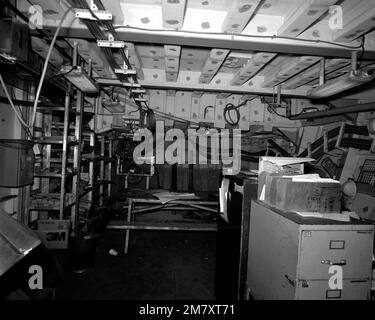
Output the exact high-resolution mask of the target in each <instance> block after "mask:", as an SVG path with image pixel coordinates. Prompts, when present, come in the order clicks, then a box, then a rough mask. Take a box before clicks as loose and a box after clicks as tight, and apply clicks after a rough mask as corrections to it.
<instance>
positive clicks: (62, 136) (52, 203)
mask: <svg viewBox="0 0 375 320" xmlns="http://www.w3.org/2000/svg"><path fill="white" fill-rule="evenodd" d="M77 63H78V48H77V45H75V46H74V53H73V66H77V65H78V64H77ZM89 69H90V70H89V73H91V64H90V63H89ZM86 100H88V99H85V94H84V93H83V92H82V91H81V90H79V89H76V88H74V89H73V87H72V85H71V84H69V85H68V90H67V92H66V95H65V102H64V105H55V104H51V103H44V104H42V105H40V106H39V107H38V109H37V114H38V116H39V124H38V125H37V126H36V128H35V129H34V131H35V132H36V133H37V137H36V138H35V144H36V145H37V146H39V147H40V148H41V151H42V152H41V157H40V159H37V160H36V161H35V167H34V182H35V185H36V189H35V190H33V191H32V192H31V193H30V200H32V201H31V203H30V205H29V207H28V210H27V211H28V216H27V221H28V223H30V222H32V221H30V213H31V212H38V214H37V215H36V218H35V216H33V217H34V218H35V219H33V220H37V219H47V218H54V219H56V218H58V219H59V220H63V219H70V221H71V224H72V229H73V230H76V228H77V227H78V226H79V218H80V210H81V206H80V200H81V198H82V196H83V195H84V194H86V193H87V192H86V191H85V190H84V189H83V188H82V185H81V170H82V166H83V165H87V164H88V165H89V171H90V174H89V176H90V179H89V187H91V189H92V186H93V184H94V181H95V177H94V161H95V158H96V157H95V151H94V150H93V151H92V155H91V157H90V155H89V157H85V156H86V155H82V153H81V147H82V145H83V143H84V142H85V138H86V137H87V135H89V137H90V145H93V146H94V144H95V134H94V133H93V132H91V131H88V132H84V130H83V118H84V116H92V115H93V114H94V112H93V109H92V110H91V109H90V110H87V109H85V103H86ZM61 113H63V115H61ZM58 114H60V117H58V116H57V117H56V118H55V117H54V116H56V115H58ZM56 119H57V121H56ZM61 129H62V130H61ZM61 131H62V132H61ZM72 131H73V132H72ZM55 132H58V135H56V134H55ZM56 154H57V156H56ZM88 199H89V201H92V200H93V196H92V191H90V192H89V197H88Z"/></svg>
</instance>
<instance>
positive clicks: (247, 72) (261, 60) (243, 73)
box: [230, 52, 276, 86]
mask: <svg viewBox="0 0 375 320" xmlns="http://www.w3.org/2000/svg"><path fill="white" fill-rule="evenodd" d="M275 56H276V54H275V53H267V52H258V53H256V54H255V55H253V57H252V58H251V59H250V60H249V61H248V63H246V64H245V65H244V66H243V67H242V68H241V69H240V70H238V71H237V73H236V74H235V75H234V77H233V79H232V81H231V82H230V84H231V85H232V86H240V85H243V84H244V83H245V82H247V81H249V80H250V79H252V78H253V77H254V76H255V75H256V74H257V73H258V72H259V71H260V70H261V69H262V68H263V67H264V66H265V65H266V64H267V63H269V62H270V61H271V60H272V59H273V58H274V57H275Z"/></svg>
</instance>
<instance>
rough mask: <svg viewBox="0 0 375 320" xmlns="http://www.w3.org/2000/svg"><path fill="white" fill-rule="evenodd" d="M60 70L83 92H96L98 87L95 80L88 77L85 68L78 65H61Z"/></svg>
mask: <svg viewBox="0 0 375 320" xmlns="http://www.w3.org/2000/svg"><path fill="white" fill-rule="evenodd" d="M60 72H61V73H62V74H63V75H64V77H65V78H66V79H67V80H68V81H69V82H71V83H72V84H73V85H74V86H75V87H77V88H78V89H79V90H81V91H82V92H85V93H98V92H99V87H98V85H97V84H96V82H95V81H94V80H93V79H92V78H91V77H89V75H88V74H87V73H86V72H85V70H84V69H83V68H82V67H80V66H77V67H72V66H62V67H61V70H60Z"/></svg>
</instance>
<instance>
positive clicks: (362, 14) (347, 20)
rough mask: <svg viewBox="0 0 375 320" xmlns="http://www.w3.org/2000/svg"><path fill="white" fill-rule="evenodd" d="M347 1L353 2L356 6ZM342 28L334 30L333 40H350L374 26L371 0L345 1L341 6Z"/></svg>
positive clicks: (374, 16)
mask: <svg viewBox="0 0 375 320" xmlns="http://www.w3.org/2000/svg"><path fill="white" fill-rule="evenodd" d="M349 2H355V4H356V6H355V7H353V4H349ZM342 9H343V29H341V30H340V29H338V30H336V31H335V32H334V33H333V35H332V39H333V41H337V42H346V43H348V42H352V41H353V40H354V39H357V38H358V37H360V36H361V35H363V34H366V33H367V32H369V31H370V30H371V29H372V28H374V26H375V7H374V2H373V1H371V0H365V1H345V2H344V4H343V6H342Z"/></svg>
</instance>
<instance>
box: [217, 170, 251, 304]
mask: <svg viewBox="0 0 375 320" xmlns="http://www.w3.org/2000/svg"><path fill="white" fill-rule="evenodd" d="M225 180H226V181H227V182H228V190H227V191H228V192H227V197H226V201H225V204H224V205H225V206H226V208H227V219H224V218H223V217H222V216H221V215H220V216H219V217H218V220H217V233H216V235H217V238H216V261H215V262H216V266H215V297H216V299H229V300H238V299H241V300H242V299H244V297H245V295H246V294H245V292H246V270H247V249H248V248H247V245H248V242H249V239H248V236H249V230H248V227H249V219H250V205H251V200H253V199H256V197H257V190H258V181H257V177H256V176H255V177H251V176H249V175H245V174H243V173H240V174H238V175H236V176H224V177H223V179H222V181H225Z"/></svg>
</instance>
